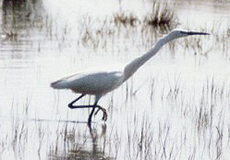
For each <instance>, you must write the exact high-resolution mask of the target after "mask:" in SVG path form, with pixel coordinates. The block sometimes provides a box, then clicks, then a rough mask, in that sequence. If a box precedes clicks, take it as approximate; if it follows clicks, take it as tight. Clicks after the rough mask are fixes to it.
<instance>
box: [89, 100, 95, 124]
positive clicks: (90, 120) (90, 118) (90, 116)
mask: <svg viewBox="0 0 230 160" xmlns="http://www.w3.org/2000/svg"><path fill="white" fill-rule="evenodd" d="M96 106H97V104H96V103H95V104H94V105H93V109H92V111H91V113H90V115H89V118H88V126H91V122H92V116H93V113H94V110H95V108H96Z"/></svg>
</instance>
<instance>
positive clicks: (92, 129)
mask: <svg viewBox="0 0 230 160" xmlns="http://www.w3.org/2000/svg"><path fill="white" fill-rule="evenodd" d="M106 129H107V127H106V124H102V125H97V124H95V125H93V126H88V131H89V136H86V137H89V138H88V140H86V141H85V143H84V145H83V146H82V144H76V143H78V142H79V141H80V139H79V138H84V136H83V137H76V136H77V135H73V133H67V136H66V137H67V139H66V140H64V139H63V141H65V142H64V143H67V144H68V145H65V146H74V147H72V148H68V149H67V150H66V149H65V148H63V151H61V150H60V149H59V151H54V150H52V151H50V155H49V159H52V160H54V159H76V160H82V159H94V160H97V159H103V160H112V159H114V158H111V157H108V156H106V153H105V144H106V143H105V142H106ZM85 134H87V133H85ZM73 137H75V138H73ZM69 143H73V144H71V145H69ZM76 146H77V147H76Z"/></svg>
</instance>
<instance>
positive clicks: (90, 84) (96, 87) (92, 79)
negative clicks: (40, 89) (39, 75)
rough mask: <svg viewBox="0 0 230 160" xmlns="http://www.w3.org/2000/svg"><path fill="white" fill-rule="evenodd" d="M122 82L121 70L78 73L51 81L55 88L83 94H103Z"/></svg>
mask: <svg viewBox="0 0 230 160" xmlns="http://www.w3.org/2000/svg"><path fill="white" fill-rule="evenodd" d="M121 82H122V72H119V71H114V72H89V73H79V74H75V75H72V76H69V77H65V78H62V79H60V80H58V81H56V82H53V83H51V87H53V88H57V89H64V88H65V89H71V90H73V91H75V92H77V93H83V94H105V93H107V92H109V91H111V90H113V89H114V88H116V87H117V86H119V85H120V84H121Z"/></svg>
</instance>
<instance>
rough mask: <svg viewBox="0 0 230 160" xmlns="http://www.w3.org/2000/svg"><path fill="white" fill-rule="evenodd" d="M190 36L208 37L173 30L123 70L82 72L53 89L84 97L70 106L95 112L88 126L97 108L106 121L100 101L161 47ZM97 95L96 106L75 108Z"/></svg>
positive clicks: (199, 33) (64, 79)
mask: <svg viewBox="0 0 230 160" xmlns="http://www.w3.org/2000/svg"><path fill="white" fill-rule="evenodd" d="M189 35H208V33H203V32H188V31H183V30H173V31H171V32H170V33H169V34H168V35H167V36H165V37H163V38H161V39H160V40H159V41H158V42H157V43H156V45H155V46H154V47H153V48H152V49H151V50H150V51H148V52H147V53H145V54H144V55H142V56H140V57H138V58H136V59H134V60H133V61H131V62H130V63H128V64H127V65H126V66H125V67H124V68H123V69H118V70H116V69H113V70H110V71H103V70H102V71H91V72H84V73H83V72H82V73H78V74H75V75H72V76H69V77H66V78H62V79H60V80H58V81H56V82H53V83H51V87H53V88H55V89H71V90H72V91H74V92H76V93H81V94H82V95H81V96H80V97H78V98H77V99H76V100H74V101H73V102H71V103H70V104H69V107H70V108H86V107H87V108H88V107H92V108H93V110H92V112H91V114H90V115H89V118H88V124H90V123H91V118H92V115H93V112H94V110H95V108H96V107H97V108H98V109H101V110H102V111H103V113H104V115H103V118H104V119H106V117H107V114H106V111H105V109H104V108H102V107H101V106H99V105H97V103H98V101H99V99H100V98H101V97H102V96H103V95H105V94H106V93H108V92H110V91H112V90H114V89H116V88H117V87H119V86H120V85H121V84H123V83H124V82H125V81H126V80H127V79H129V78H130V77H131V76H132V75H133V74H134V73H135V72H136V71H137V70H138V69H139V68H140V67H141V66H142V65H143V64H145V63H146V62H147V61H148V60H149V59H150V58H152V57H153V56H154V55H155V54H156V53H157V52H158V51H159V50H160V49H161V47H162V46H163V45H164V44H166V43H167V42H169V41H172V40H174V39H177V38H180V37H186V36H189ZM86 94H89V95H95V97H96V98H95V102H94V105H87V106H74V105H73V104H74V103H75V102H76V101H77V100H79V99H80V98H82V97H83V96H84V95H86Z"/></svg>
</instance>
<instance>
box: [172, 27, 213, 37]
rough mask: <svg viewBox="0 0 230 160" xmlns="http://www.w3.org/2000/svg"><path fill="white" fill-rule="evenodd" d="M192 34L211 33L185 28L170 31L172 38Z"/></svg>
mask: <svg viewBox="0 0 230 160" xmlns="http://www.w3.org/2000/svg"><path fill="white" fill-rule="evenodd" d="M191 35H210V34H209V33H205V32H193V31H185V30H180V29H175V30H172V31H171V32H170V33H169V37H171V38H172V39H176V38H180V37H187V36H191Z"/></svg>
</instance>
